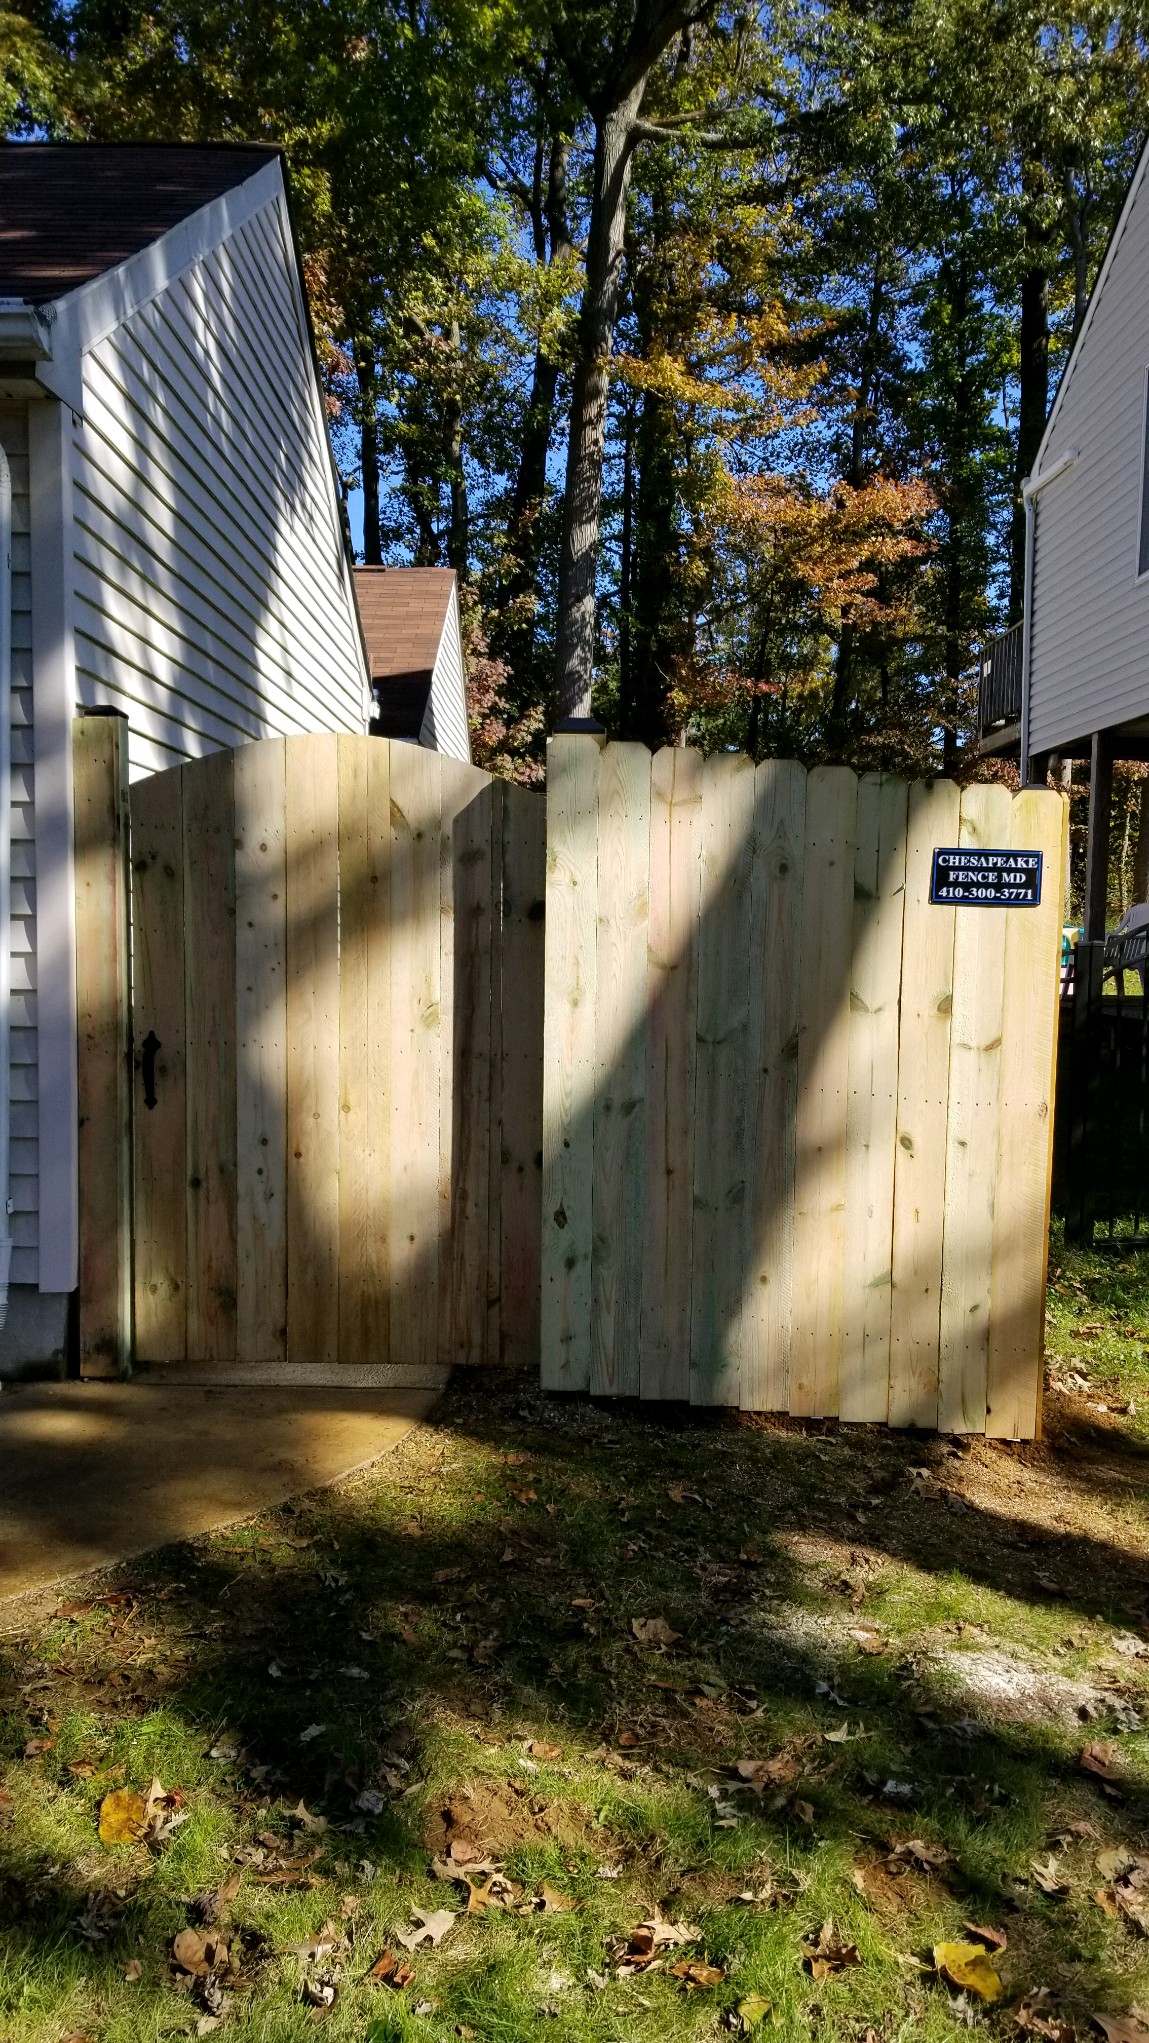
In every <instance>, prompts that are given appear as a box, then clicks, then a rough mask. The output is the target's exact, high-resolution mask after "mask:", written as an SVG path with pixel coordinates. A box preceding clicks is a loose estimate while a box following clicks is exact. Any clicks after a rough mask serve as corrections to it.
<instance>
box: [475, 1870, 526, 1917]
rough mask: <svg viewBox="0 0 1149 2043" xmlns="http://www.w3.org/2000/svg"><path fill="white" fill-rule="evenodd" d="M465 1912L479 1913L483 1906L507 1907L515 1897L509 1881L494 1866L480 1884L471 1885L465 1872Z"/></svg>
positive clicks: (481, 1911)
mask: <svg viewBox="0 0 1149 2043" xmlns="http://www.w3.org/2000/svg"><path fill="white" fill-rule="evenodd" d="M463 1878H464V1879H465V1880H466V1882H467V1914H468V1915H481V1914H482V1913H483V1910H484V1909H485V1908H509V1907H510V1905H511V1903H512V1901H513V1900H514V1898H515V1890H514V1888H513V1887H512V1885H511V1883H510V1881H509V1880H508V1879H506V1878H505V1877H504V1875H503V1874H502V1873H499V1872H496V1871H495V1870H494V1868H492V1870H491V1871H490V1872H489V1873H488V1874H487V1876H486V1879H485V1880H484V1881H483V1883H482V1885H481V1886H473V1885H472V1883H471V1880H470V1878H469V1877H468V1874H467V1873H464V1875H463Z"/></svg>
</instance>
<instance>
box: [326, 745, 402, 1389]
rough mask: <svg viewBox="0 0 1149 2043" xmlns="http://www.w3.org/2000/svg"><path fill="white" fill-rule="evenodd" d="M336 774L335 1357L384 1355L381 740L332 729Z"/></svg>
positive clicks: (385, 985) (386, 778)
mask: <svg viewBox="0 0 1149 2043" xmlns="http://www.w3.org/2000/svg"><path fill="white" fill-rule="evenodd" d="M337 744H338V778H339V847H338V848H339V1138H338V1139H339V1360H340V1362H347V1363H366V1364H370V1363H380V1362H386V1361H387V1360H388V1357H389V1355H390V1344H391V1326H390V1315H389V1311H388V1304H387V1259H388V1221H389V1213H388V1204H387V1192H388V1170H387V1156H388V1148H387V1115H388V1098H389V1087H390V1058H389V1050H390V1042H389V1037H390V1026H389V1010H390V995H391V988H390V982H389V978H388V974H387V950H386V946H387V935H388V922H389V906H390V900H389V894H390V888H389V872H388V863H387V848H388V835H389V825H388V814H387V810H388V802H389V799H390V773H389V757H388V748H387V746H386V745H378V744H376V745H372V744H370V743H364V741H363V739H362V738H352V737H341V738H339V739H338V741H337Z"/></svg>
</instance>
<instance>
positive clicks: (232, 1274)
mask: <svg viewBox="0 0 1149 2043" xmlns="http://www.w3.org/2000/svg"><path fill="white" fill-rule="evenodd" d="M544 829H545V818H544V805H543V802H542V800H541V798H540V797H539V796H538V795H532V794H530V793H528V792H527V791H525V790H523V789H519V788H514V787H508V786H507V785H506V784H505V783H503V782H500V781H494V780H492V779H491V778H490V776H489V775H487V774H484V773H480V772H479V771H478V770H477V769H475V768H471V767H467V766H464V765H462V764H460V763H459V762H457V761H454V760H451V759H444V758H440V757H438V756H437V755H436V754H434V753H430V752H426V751H423V750H421V749H420V748H419V747H417V746H414V745H402V744H389V743H387V742H386V741H384V740H382V739H376V738H357V737H336V736H333V735H327V734H321V735H315V736H311V737H302V738H289V739H287V740H286V741H285V740H282V739H268V740H264V741H262V742H260V743H255V744H250V745H245V746H242V747H240V748H239V749H237V750H235V751H225V752H216V753H213V754H211V755H210V756H209V757H207V758H205V759H202V760H198V761H195V762H194V763H192V764H190V765H186V766H182V767H178V768H174V769H172V770H171V771H170V772H167V773H161V774H157V775H156V776H154V777H153V778H151V779H148V780H142V781H139V782H137V783H136V784H135V785H134V786H133V788H132V789H131V831H132V903H133V905H132V912H133V946H134V948H133V969H134V994H133V1039H134V1065H135V1093H134V1101H133V1112H134V1135H133V1145H134V1156H135V1175H134V1207H135V1212H134V1259H135V1284H134V1301H135V1354H136V1357H137V1359H138V1360H141V1361H157V1362H172V1361H175V1362H190V1363H200V1362H203V1363H212V1364H228V1363H235V1362H237V1361H238V1362H240V1363H245V1364H251V1363H260V1364H265V1365H267V1364H271V1365H282V1366H283V1367H284V1370H285V1375H284V1378H283V1380H284V1381H290V1370H291V1367H292V1365H294V1364H299V1363H305V1364H310V1365H315V1364H328V1363H341V1364H342V1363H346V1364H358V1365H364V1364H366V1365H375V1364H380V1363H383V1364H386V1363H390V1364H401V1365H411V1366H414V1367H415V1368H421V1367H425V1366H426V1365H428V1364H435V1363H440V1362H484V1361H497V1360H514V1361H524V1360H527V1359H531V1360H533V1358H534V1357H535V1355H536V1354H537V1351H538V1262H539V1170H538V1163H539V1149H540V1141H541V1036H542V896H543V865H544Z"/></svg>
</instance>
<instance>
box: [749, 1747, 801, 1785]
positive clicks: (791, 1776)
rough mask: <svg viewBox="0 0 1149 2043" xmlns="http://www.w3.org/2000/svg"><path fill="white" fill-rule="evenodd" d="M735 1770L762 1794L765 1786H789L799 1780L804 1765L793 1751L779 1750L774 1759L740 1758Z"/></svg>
mask: <svg viewBox="0 0 1149 2043" xmlns="http://www.w3.org/2000/svg"><path fill="white" fill-rule="evenodd" d="M734 1770H735V1772H736V1773H737V1775H738V1777H739V1779H740V1780H743V1781H745V1782H746V1785H747V1787H750V1788H754V1789H756V1790H757V1792H758V1793H759V1794H761V1793H762V1791H763V1789H764V1788H768V1787H770V1788H784V1787H788V1786H789V1784H790V1782H791V1781H796V1780H797V1778H798V1776H799V1774H800V1773H801V1772H802V1771H803V1766H802V1761H801V1760H800V1759H799V1758H798V1757H797V1756H796V1755H795V1754H794V1753H793V1752H778V1753H775V1755H774V1757H773V1759H739V1760H738V1761H736V1763H735V1769H734Z"/></svg>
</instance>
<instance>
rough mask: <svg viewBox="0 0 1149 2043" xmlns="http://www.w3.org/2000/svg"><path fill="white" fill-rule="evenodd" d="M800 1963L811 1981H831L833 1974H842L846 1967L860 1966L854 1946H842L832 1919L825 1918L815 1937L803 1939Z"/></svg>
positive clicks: (856, 1949) (856, 1948)
mask: <svg viewBox="0 0 1149 2043" xmlns="http://www.w3.org/2000/svg"><path fill="white" fill-rule="evenodd" d="M802 1962H803V1964H804V1965H805V1966H806V1967H807V1969H808V1971H809V1973H810V1977H811V1979H832V1978H833V1977H834V1975H835V1973H838V1972H844V1971H845V1969H846V1967H847V1965H860V1964H861V1962H862V1961H861V1959H860V1957H859V1956H858V1947H857V1945H856V1944H844V1943H843V1942H842V1940H841V1938H840V1937H839V1935H838V1932H837V1930H836V1929H835V1928H834V1923H833V1919H832V1918H831V1917H830V1916H827V1918H826V1920H825V1922H824V1923H823V1924H822V1927H821V1929H820V1930H819V1931H818V1934H817V1936H808V1937H803V1939H802Z"/></svg>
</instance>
